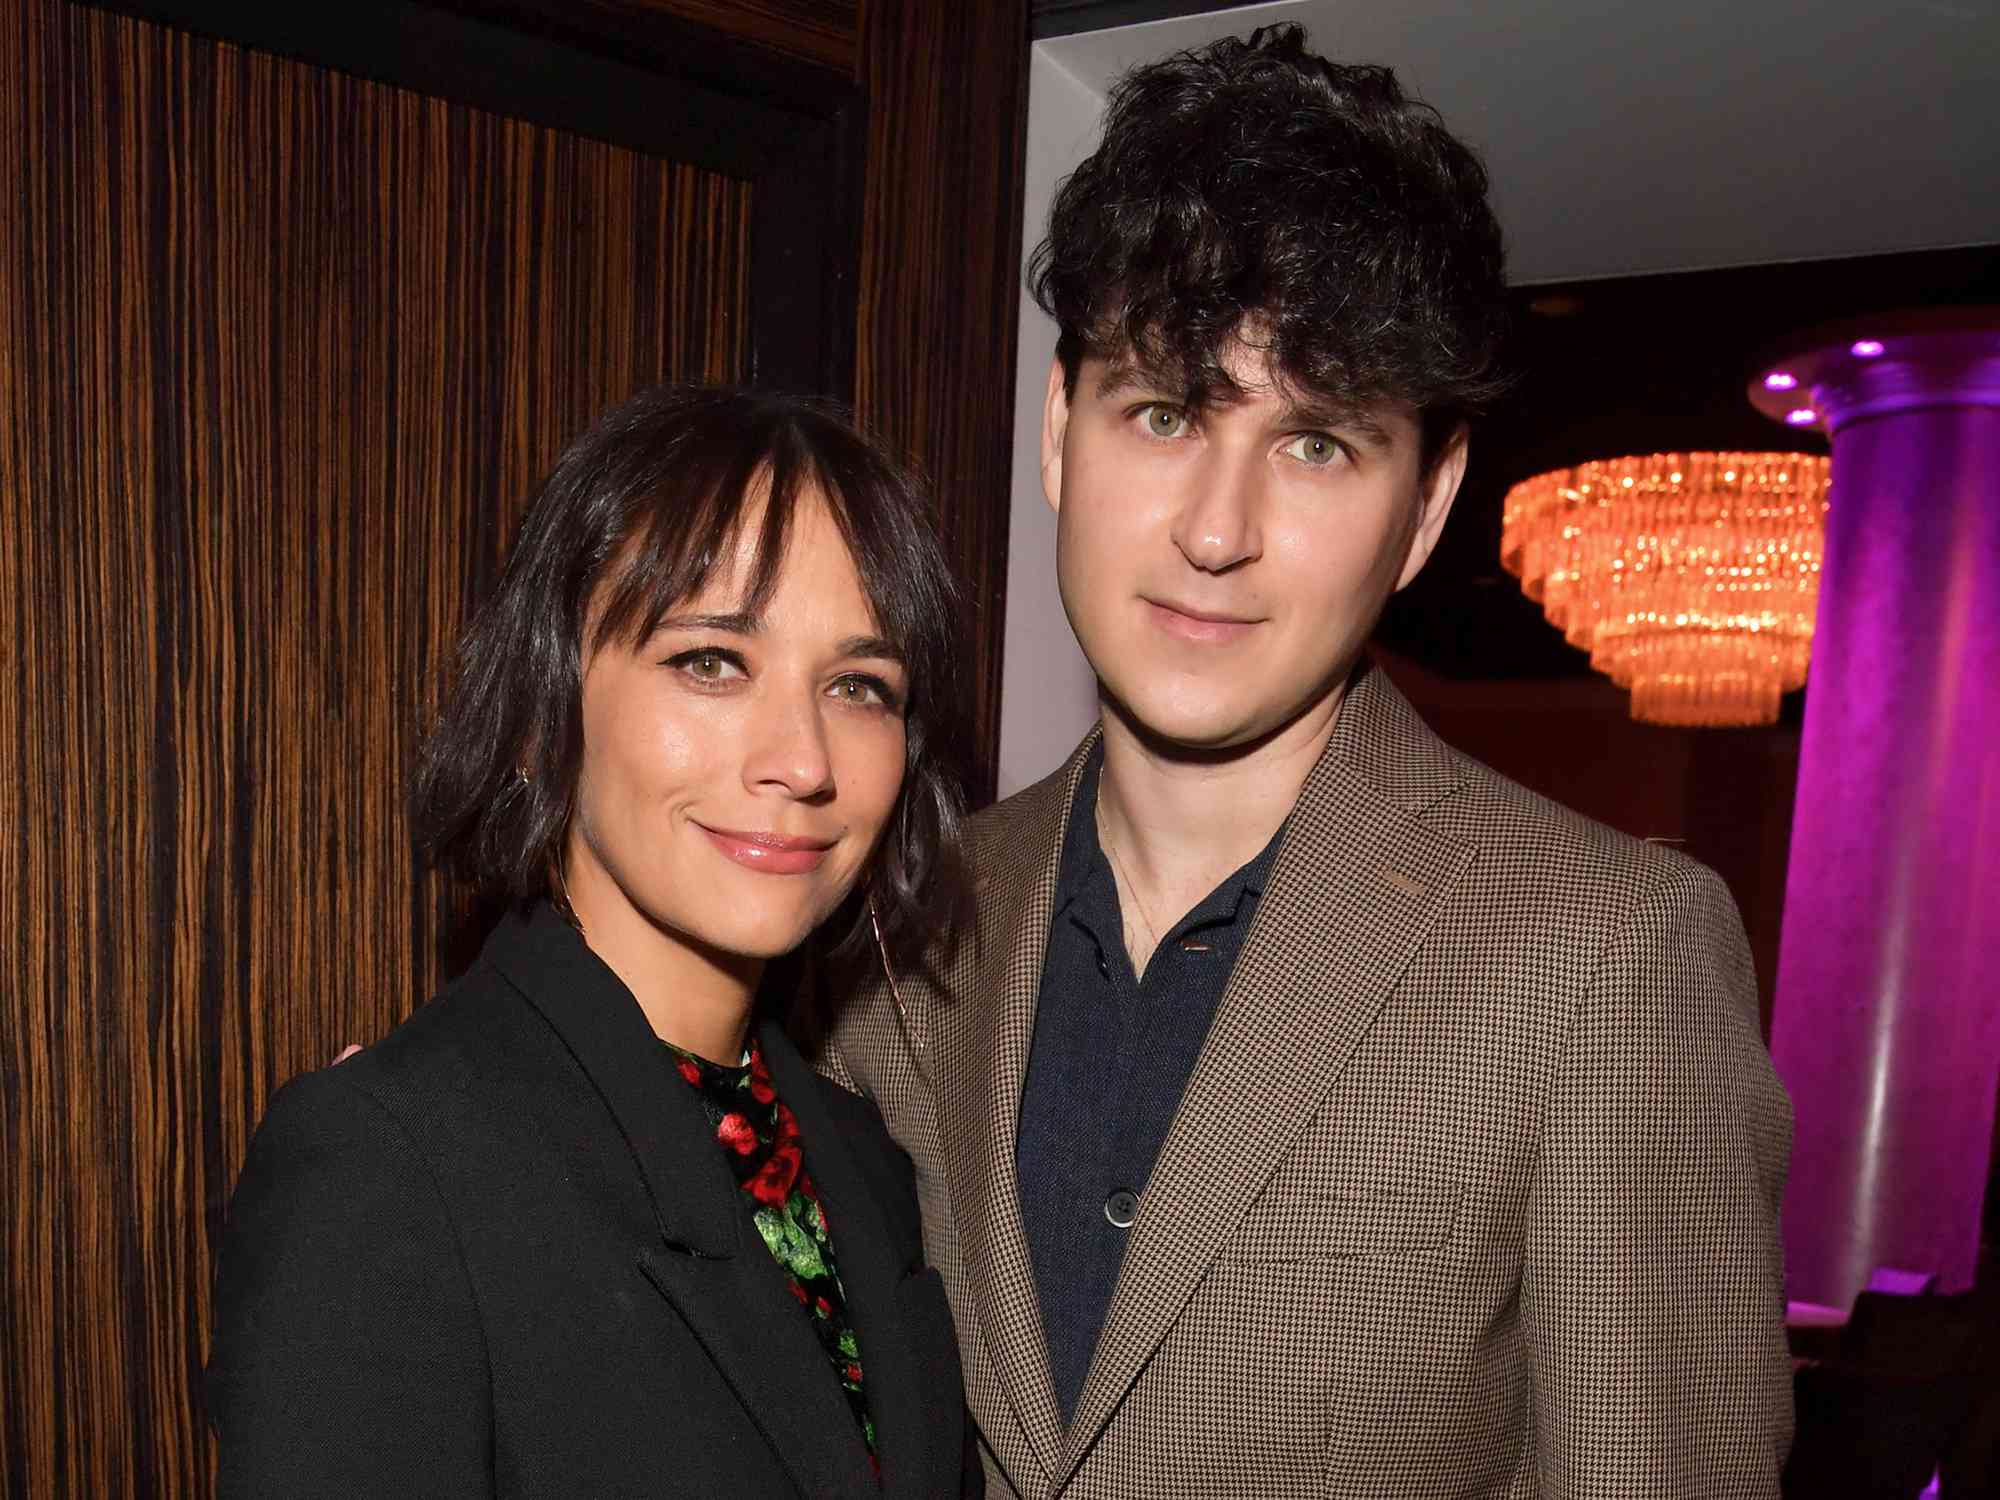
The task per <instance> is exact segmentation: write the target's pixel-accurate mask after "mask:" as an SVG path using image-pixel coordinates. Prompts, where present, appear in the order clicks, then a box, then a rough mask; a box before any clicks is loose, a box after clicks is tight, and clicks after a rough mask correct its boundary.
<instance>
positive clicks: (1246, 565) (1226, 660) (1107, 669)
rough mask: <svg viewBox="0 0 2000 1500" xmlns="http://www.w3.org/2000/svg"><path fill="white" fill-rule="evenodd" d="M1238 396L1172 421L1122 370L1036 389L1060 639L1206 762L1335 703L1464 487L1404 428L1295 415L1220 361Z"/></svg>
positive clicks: (1259, 359)
mask: <svg viewBox="0 0 2000 1500" xmlns="http://www.w3.org/2000/svg"><path fill="white" fill-rule="evenodd" d="M1224 367H1225V368H1226V369H1227V370H1228V371H1229V373H1230V375H1231V376H1232V377H1233V378H1234V379H1235V381H1236V382H1237V384H1238V386H1239V387H1240V388H1241V395H1240V396H1238V397H1235V398H1234V399H1228V400H1225V401H1220V402H1216V403H1212V404H1210V405H1207V406H1205V407H1203V408H1201V409H1199V410H1197V409H1193V408H1191V407H1189V406H1188V405H1187V404H1186V403H1185V401H1184V400H1183V399H1182V397H1181V394H1180V392H1178V391H1177V390H1175V389H1173V388H1172V386H1171V385H1168V384H1165V383H1163V381H1162V380H1161V379H1160V378H1159V377H1157V376H1153V375H1150V374H1148V373H1147V372H1145V371H1144V370H1142V369H1140V368H1138V367H1137V366H1136V365H1134V364H1133V363H1131V362H1130V361H1109V362H1107V361H1105V360H1102V359H1086V360H1085V361H1084V363H1083V365H1082V368H1081V370H1080V371H1079V373H1078V377H1077V382H1076V394H1075V397H1074V399H1071V398H1068V397H1066V396H1065V394H1064V392H1063V381H1062V370H1061V367H1060V365H1058V366H1057V367H1056V368H1055V369H1053V370H1052V371H1051V372H1050V377H1049V391H1048V400H1047V404H1046V406H1045V408H1044V420H1043V429H1042V484H1043V489H1044V491H1045V492H1046V494H1047V495H1048V500H1049V504H1050V505H1051V506H1053V507H1054V508H1055V510H1056V512H1057V523H1056V571H1057V580H1058V583H1059V585H1060V587H1061V590H1062V598H1063V607H1064V609H1065V610H1066V611H1067V612H1068V614H1069V620H1070V626H1071V628H1072V629H1074V630H1075V632H1076V637H1077V640H1078V641H1079V642H1080V643H1081V644H1082V646H1083V651H1084V655H1085V656H1087V657H1088V658H1089V659H1090V664H1091V667H1092V668H1093V669H1094V670H1095V671H1096V673H1097V677H1098V680H1099V682H1100V683H1101V684H1102V689H1103V692H1104V694H1105V696H1106V698H1107V699H1108V700H1109V702H1110V705H1111V706H1112V707H1113V708H1114V710H1117V711H1122V713H1123V714H1124V715H1125V716H1126V717H1127V718H1128V719H1129V720H1130V721H1131V722H1132V723H1133V725H1134V727H1135V728H1136V729H1138V730H1140V731H1142V732H1144V733H1145V734H1147V735H1148V736H1150V737H1153V738H1157V739H1159V740H1161V741H1164V742H1166V743H1168V744H1170V745H1173V746H1177V747H1183V748H1187V749H1207V750H1224V749H1230V748H1233V747H1238V746H1243V745H1248V744H1252V743H1255V742H1258V741H1260V740H1263V739H1266V738H1268V737H1270V736H1272V735H1274V734H1276V733H1278V732H1279V731H1281V730H1283V729H1284V728H1286V727H1287V726H1288V725H1291V724H1293V723H1296V722H1298V721H1300V720H1301V719H1303V718H1307V717H1310V716H1311V715H1313V713H1314V712H1315V710H1321V711H1327V710H1331V708H1332V707H1333V706H1334V705H1335V704H1336V703H1337V701H1338V693H1339V691H1340V686H1341V683H1342V682H1343V681H1344V680H1345V678H1346V675H1347V673H1348V671H1349V670H1350V669H1351V668H1352V666H1353V664H1354V661H1355V659H1356V657H1357V655H1358V654H1359V652H1360V650H1361V647H1362V644H1363V642H1364V641H1365V640H1366V639H1367V637H1368V633H1369V631H1370V630H1372V629H1373V628H1374V625H1375V621H1376V619H1377V617H1378V616H1379V615H1380V614H1381V611H1382V607H1383V605H1384V604H1385V603H1386V602H1387V600H1388V597H1389V595H1390V594H1391V593H1393V592H1394V591H1395V590H1397V589H1399V588H1401V587H1402V586H1403V585H1404V584H1406V583H1408V582H1409V581H1410V580H1411V579H1412V578H1414V577H1415V576H1416V575H1417V571H1418V570H1419V569H1420V568H1421V567H1422V566H1423V564H1424V562H1425V560H1426V559H1427V558H1428V557H1429V556H1430V552H1431V548H1432V547H1433V546H1434V545H1435V544H1436V541H1437V536H1438V532H1439V531H1440V530H1441V529H1442V527H1443V525H1444V519H1445V516H1446V514H1447V513H1448V512H1449V511H1450V508H1451V502H1452V498H1453V496H1454V495H1455V494H1456V493H1457V489H1458V482H1459V479H1460V477H1461V476H1462V475H1463V473H1464V471H1465V444H1464V442H1463V440H1462V438H1461V439H1460V440H1458V441H1455V442H1454V443H1453V444H1452V445H1451V446H1450V447H1449V448H1448V449H1447V450H1446V451H1445V452H1444V453H1443V454H1441V455H1440V456H1439V458H1438V460H1437V462H1436V463H1435V464H1434V465H1433V467H1432V469H1431V472H1430V473H1429V474H1428V475H1425V474H1424V473H1423V472H1422V465H1421V461H1420V460H1421V452H1420V433H1419V429H1418V423H1417V419H1416V415H1415V413H1414V412H1411V411H1409V410H1407V409H1402V408H1397V407H1375V408H1371V409H1368V410H1366V411H1360V412H1339V411H1331V410H1314V409H1311V408H1310V407H1308V406H1302V405H1299V404H1296V403H1295V402H1294V401H1293V400H1291V399H1288V398H1287V397H1286V396H1285V395H1284V394H1281V393H1280V390H1279V389H1278V388H1276V387H1274V386H1273V384H1272V382H1271V381H1270V379H1269V366H1268V362H1267V360H1266V358H1265V356H1263V355H1262V354H1260V353H1258V352H1256V351H1253V350H1248V349H1245V348H1244V347H1243V346H1242V345H1240V344H1239V345H1237V346H1235V347H1234V350H1233V352H1232V353H1231V354H1230V355H1229V356H1228V357H1227V358H1225V360H1224Z"/></svg>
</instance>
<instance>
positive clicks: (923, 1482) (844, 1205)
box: [759, 1021, 959, 1500]
mask: <svg viewBox="0 0 2000 1500" xmlns="http://www.w3.org/2000/svg"><path fill="white" fill-rule="evenodd" d="M759 1035H760V1037H761V1038H762V1041H763V1048H764V1060H765V1062H766V1064H767V1065H768V1066H769V1067H770V1069H771V1079H772V1082H773V1083H775V1084H776V1085H777V1089H778V1097H779V1098H780V1099H783V1100H784V1101H785V1103H786V1104H787V1105H789V1106H790V1107H791V1110H792V1113H793V1114H794V1115H796V1116H797V1117H798V1121H799V1132H800V1134H801V1136H802V1137H803V1138H804V1140H805V1148H806V1170H807V1171H808V1172H810V1173H811V1174H812V1178H813V1185H814V1186H815V1187H816V1188H817V1189H818V1191H819V1195H820V1197H821V1199H822V1200H823V1201H824V1202H825V1204H826V1209H827V1222H828V1223H829V1224H830V1225H831V1227H832V1232H833V1249H834V1256H835V1260H836V1263H837V1264H838V1266H839V1269H840V1286H841V1290H842V1291H843V1292H845V1293H846V1295H847V1311H848V1315H849V1317H850V1318H852V1320H853V1323H854V1332H855V1337H856V1339H857V1340H858V1341H859V1343H860V1345H861V1364H862V1369H863V1371H864V1372H865V1377H866V1381H867V1390H868V1409H869V1413H870V1415H871V1416H872V1417H873V1418H874V1421H875V1435H876V1444H877V1447H878V1449H879V1450H880V1453H881V1457H882V1485H881V1489H880V1491H879V1493H881V1494H884V1495H888V1496H903V1497H907V1500H925V1497H928V1496H931V1495H933V1494H935V1493H936V1485H937V1478H936V1476H937V1474H938V1466H939V1465H941V1464H942V1463H943V1462H944V1461H945V1459H946V1458H948V1459H949V1476H948V1477H949V1482H950V1483H952V1484H956V1483H957V1482H958V1466H959V1454H958V1452H957V1451H955V1450H954V1451H953V1452H952V1453H950V1454H949V1455H945V1456H940V1455H938V1454H937V1453H936V1452H934V1451H933V1449H932V1447H931V1445H930V1443H929V1441H928V1438H929V1434H928V1433H927V1432H926V1430H925V1426H926V1416H925V1414H926V1412H927V1411H928V1410H929V1409H930V1408H931V1406H932V1405H933V1404H934V1403H935V1401H936V1399H937V1393H935V1392H926V1391H925V1389H924V1381H925V1379H926V1376H925V1371H924V1367H923V1365H922V1363H921V1362H920V1360H919V1358H918V1351H917V1349H916V1348H915V1347H913V1346H912V1344H911V1343H910V1337H911V1334H912V1330H910V1329H908V1328H906V1327H905V1326H904V1322H905V1319H904V1317H903V1314H902V1313H901V1312H900V1311H899V1309H898V1307H897V1293H898V1289H899V1287H900V1285H901V1283H902V1280H903V1276H904V1273H905V1272H906V1271H908V1270H909V1269H910V1268H909V1267H907V1266H903V1265H900V1264H898V1263H896V1260H895V1258H894V1254H893V1249H894V1239H893V1236H892V1231H891V1226H890V1223H889V1220H888V1218H887V1216H886V1215H885V1214H884V1213H883V1210H882V1207H881V1205H880V1204H879V1203H877V1202H876V1200H875V1197H874V1195H873V1194H872V1193H871V1192H870V1191H869V1189H868V1187H867V1185H866V1179H865V1178H864V1177H863V1176H862V1173H861V1169H860V1167H859V1166H858V1165H857V1164H856V1162H855V1160H854V1154H853V1152H852V1151H851V1150H849V1149H848V1143H847V1140H846V1138H845V1137H844V1136H843V1134H842V1133H841V1131H840V1130H839V1129H838V1128H837V1127H836V1125H835V1123H834V1120H833V1117H832V1116H831V1115H830V1114H828V1113H827V1111H826V1109H825V1108H824V1107H823V1104H822V1101H821V1097H820V1092H819V1090H820V1084H819V1082H818V1080H817V1079H815V1078H814V1076H813V1074H812V1071H811V1069H809V1068H808V1067H807V1066H806V1064H805V1061H804V1059H802V1058H801V1057H800V1056H799V1054H798V1050H797V1049H796V1048H795V1047H794V1046H793V1045H792V1043H791V1041H790V1040H789V1039H788V1038H787V1037H786V1036H785V1034H784V1031H783V1029H782V1027H780V1026H779V1025H778V1023H777V1022H775V1021H766V1022H765V1023H764V1024H763V1026H762V1027H761V1028H760V1029H759ZM793 1320H794V1321H795V1322H803V1320H802V1319H799V1318H798V1317H797V1316H796V1314H794V1319H793ZM941 1332H943V1333H944V1335H945V1336H947V1337H948V1336H949V1331H948V1329H945V1330H941ZM822 1362H824V1356H822ZM826 1384H827V1385H828V1386H829V1387H831V1386H832V1384H833V1382H832V1381H830V1380H829V1381H827V1382H826ZM848 1425H849V1426H852V1425H853V1423H852V1419H851V1418H850V1419H849V1424H848Z"/></svg>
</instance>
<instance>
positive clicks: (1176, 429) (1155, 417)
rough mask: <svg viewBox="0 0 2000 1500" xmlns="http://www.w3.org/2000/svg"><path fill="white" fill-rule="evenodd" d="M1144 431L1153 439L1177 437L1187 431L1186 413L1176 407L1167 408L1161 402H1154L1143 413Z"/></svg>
mask: <svg viewBox="0 0 2000 1500" xmlns="http://www.w3.org/2000/svg"><path fill="white" fill-rule="evenodd" d="M1143 415H1144V417H1145V422H1146V431H1148V432H1150V433H1151V434H1152V435H1153V436H1154V437H1164V438H1170V437H1179V436H1180V435H1181V434H1182V433H1184V432H1186V431H1187V425H1188V419H1187V413H1186V412H1185V411H1183V410H1181V408H1180V407H1178V406H1168V405H1167V404H1166V403H1165V402H1163V401H1155V402H1153V403H1152V404H1150V405H1149V406H1147V407H1146V408H1145V410H1144V413H1143Z"/></svg>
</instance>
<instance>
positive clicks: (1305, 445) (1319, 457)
mask: <svg viewBox="0 0 2000 1500" xmlns="http://www.w3.org/2000/svg"><path fill="white" fill-rule="evenodd" d="M1283 451H1284V453H1285V456H1286V457H1288V458H1296V459H1297V460H1298V461H1299V462H1300V463H1302V464H1306V465H1308V466H1309V467H1311V468H1315V469H1323V468H1325V467H1327V466H1328V465H1329V464H1335V463H1338V462H1339V461H1340V457H1341V447H1340V444H1339V443H1337V442H1335V441H1334V440H1333V439H1332V438H1330V437H1328V436H1327V435H1326V434H1325V433H1323V432H1302V433H1300V434H1299V435H1298V436H1297V437H1295V438H1293V439H1292V440H1291V441H1290V442H1289V443H1287V444H1285V447H1284V450H1283Z"/></svg>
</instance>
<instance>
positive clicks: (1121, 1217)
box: [1104, 1188, 1139, 1229]
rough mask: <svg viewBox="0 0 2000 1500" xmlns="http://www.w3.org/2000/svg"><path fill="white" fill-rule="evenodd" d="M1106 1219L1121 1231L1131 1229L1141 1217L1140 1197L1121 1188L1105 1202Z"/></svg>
mask: <svg viewBox="0 0 2000 1500" xmlns="http://www.w3.org/2000/svg"><path fill="white" fill-rule="evenodd" d="M1104 1217H1105V1218H1107V1219H1109V1220H1110V1221H1111V1222H1112V1224H1113V1225H1115V1226H1116V1227H1117V1228H1119V1229H1130V1228H1131V1227H1132V1224H1133V1222H1134V1221H1135V1220H1136V1219H1137V1218H1138V1217H1139V1195H1138V1194H1137V1193H1128V1192H1126V1191H1125V1190H1124V1189H1123V1188H1120V1189H1119V1190H1118V1191H1117V1192H1115V1193H1113V1194H1112V1195H1111V1196H1110V1197H1109V1198H1106V1199H1105V1200H1104Z"/></svg>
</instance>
